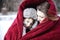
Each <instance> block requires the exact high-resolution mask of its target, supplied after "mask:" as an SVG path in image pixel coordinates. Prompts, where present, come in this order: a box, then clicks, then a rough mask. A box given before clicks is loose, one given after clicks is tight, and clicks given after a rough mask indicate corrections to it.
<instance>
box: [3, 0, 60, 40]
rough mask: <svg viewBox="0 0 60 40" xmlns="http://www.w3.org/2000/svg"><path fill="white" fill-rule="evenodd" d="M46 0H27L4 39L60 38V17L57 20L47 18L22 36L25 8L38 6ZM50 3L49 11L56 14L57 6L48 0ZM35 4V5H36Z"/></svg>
mask: <svg viewBox="0 0 60 40" xmlns="http://www.w3.org/2000/svg"><path fill="white" fill-rule="evenodd" d="M44 1H46V0H25V1H24V2H22V4H21V5H20V7H19V10H18V15H17V18H16V19H15V21H14V22H13V24H12V25H11V27H10V28H9V30H8V32H7V33H6V35H5V37H4V40H60V18H59V20H57V21H52V20H49V19H47V21H46V20H45V22H44V21H43V23H41V24H39V25H38V26H37V27H36V28H34V29H33V30H31V31H29V32H28V33H26V35H24V36H22V32H23V10H24V9H25V8H27V6H33V4H35V5H34V6H37V5H38V4H40V3H42V2H44ZM47 1H48V3H49V4H50V8H49V10H48V13H50V14H53V15H56V8H55V5H54V3H53V1H52V0H47ZM34 6H33V7H34Z"/></svg>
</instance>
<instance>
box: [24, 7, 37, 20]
mask: <svg viewBox="0 0 60 40" xmlns="http://www.w3.org/2000/svg"><path fill="white" fill-rule="evenodd" d="M23 17H24V18H33V19H37V11H36V9H34V8H26V9H25V10H24V11H23Z"/></svg>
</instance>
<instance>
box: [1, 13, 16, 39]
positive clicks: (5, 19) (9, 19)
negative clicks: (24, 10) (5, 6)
mask: <svg viewBox="0 0 60 40" xmlns="http://www.w3.org/2000/svg"><path fill="white" fill-rule="evenodd" d="M15 18H16V13H14V14H12V15H0V40H4V36H5V34H6V32H7V31H8V29H9V27H10V26H11V24H12V23H13V21H14V19H15Z"/></svg>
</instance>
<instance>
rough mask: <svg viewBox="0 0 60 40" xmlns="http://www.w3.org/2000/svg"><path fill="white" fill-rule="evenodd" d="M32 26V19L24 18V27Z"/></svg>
mask: <svg viewBox="0 0 60 40" xmlns="http://www.w3.org/2000/svg"><path fill="white" fill-rule="evenodd" d="M32 24H33V19H32V18H26V19H24V25H25V26H26V27H29V26H32Z"/></svg>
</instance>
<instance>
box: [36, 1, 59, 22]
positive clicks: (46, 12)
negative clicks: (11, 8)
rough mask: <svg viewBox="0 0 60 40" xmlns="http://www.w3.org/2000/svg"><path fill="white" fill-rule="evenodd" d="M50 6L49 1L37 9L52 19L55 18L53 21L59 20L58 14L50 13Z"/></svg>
mask: <svg viewBox="0 0 60 40" xmlns="http://www.w3.org/2000/svg"><path fill="white" fill-rule="evenodd" d="M49 8H50V4H49V3H48V2H47V1H46V2H44V3H41V4H40V5H38V6H37V9H38V10H40V11H42V12H43V13H45V15H46V16H47V17H48V18H49V19H50V20H53V21H55V20H58V17H57V16H56V15H52V14H49V13H48V10H49Z"/></svg>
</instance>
